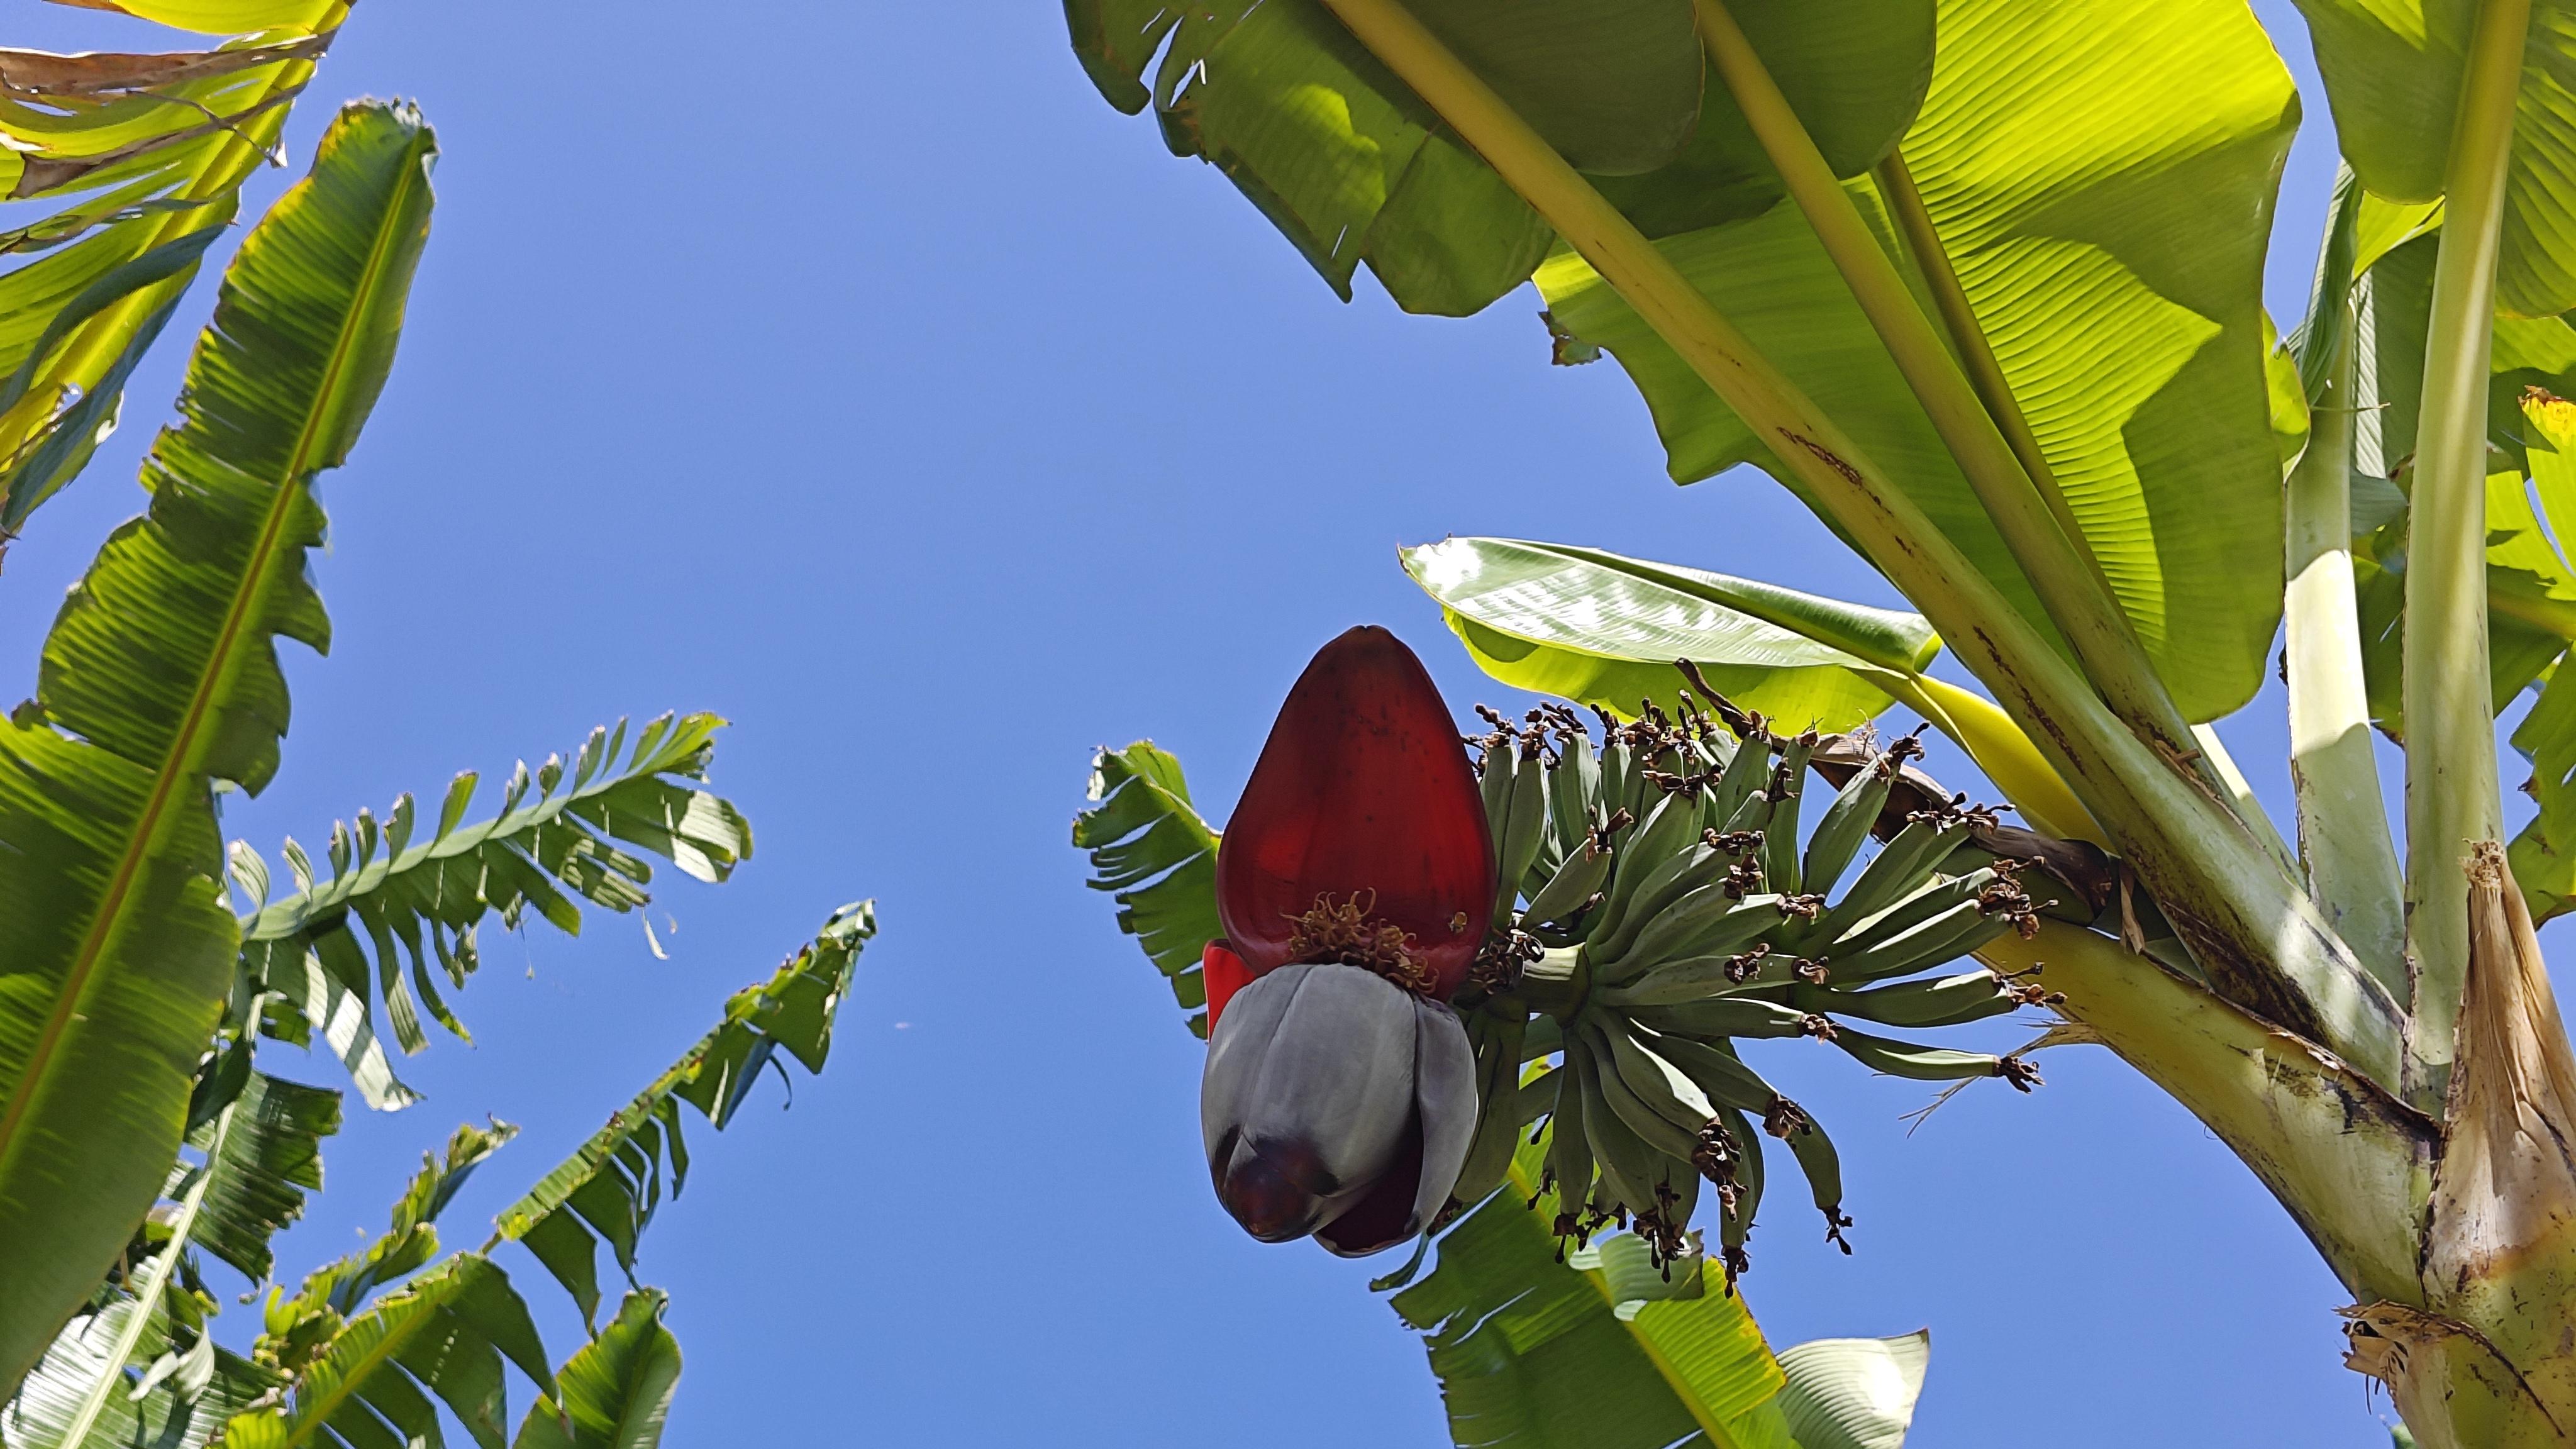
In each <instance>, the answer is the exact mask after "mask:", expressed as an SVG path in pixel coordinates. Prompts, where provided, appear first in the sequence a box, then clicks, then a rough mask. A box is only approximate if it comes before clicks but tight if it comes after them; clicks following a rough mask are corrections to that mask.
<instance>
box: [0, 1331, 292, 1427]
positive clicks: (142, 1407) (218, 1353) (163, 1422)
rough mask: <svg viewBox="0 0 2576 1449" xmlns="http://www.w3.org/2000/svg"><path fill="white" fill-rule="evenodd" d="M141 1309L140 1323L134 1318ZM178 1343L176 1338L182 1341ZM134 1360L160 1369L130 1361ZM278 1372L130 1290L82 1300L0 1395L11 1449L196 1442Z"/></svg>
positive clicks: (0, 1420) (0, 1418) (271, 1383)
mask: <svg viewBox="0 0 2576 1449" xmlns="http://www.w3.org/2000/svg"><path fill="white" fill-rule="evenodd" d="M138 1316H140V1317H142V1318H143V1319H144V1321H143V1322H141V1323H137V1322H136V1319H137V1317H138ZM183 1341H184V1343H185V1346H184V1347H183V1346H182V1343H183ZM137 1360H141V1361H143V1362H145V1363H149V1364H150V1365H151V1370H150V1371H149V1372H152V1373H155V1374H157V1375H158V1376H157V1377H155V1378H151V1379H149V1380H147V1379H146V1378H145V1377H144V1375H143V1374H142V1373H136V1372H131V1371H129V1369H128V1365H129V1364H132V1363H134V1362H136V1361H137ZM277 1383H278V1377H277V1375H275V1374H273V1373H271V1372H269V1371H268V1370H266V1369H263V1368H261V1367H259V1366H258V1365H257V1364H254V1363H252V1362H251V1361H250V1360H248V1359H246V1358H243V1357H242V1356H241V1355H239V1354H237V1353H234V1352H233V1351H232V1350H230V1349H227V1348H224V1347H223V1346H221V1345H219V1344H217V1343H215V1342H214V1340H212V1339H211V1338H208V1337H206V1336H205V1335H204V1333H203V1332H201V1331H198V1332H183V1331H181V1330H180V1329H179V1327H178V1325H177V1324H176V1323H175V1322H174V1320H173V1318H172V1316H171V1314H170V1313H169V1312H168V1311H167V1304H166V1302H165V1304H164V1305H163V1310H162V1311H160V1312H157V1313H153V1312H148V1311H147V1310H146V1308H145V1306H144V1305H143V1304H142V1303H140V1302H138V1301H137V1300H135V1299H134V1298H132V1297H127V1296H116V1297H113V1298H111V1299H110V1300H109V1301H108V1302H107V1303H106V1304H105V1305H104V1306H99V1307H84V1308H83V1309H82V1310H81V1311H80V1312H79V1313H78V1314H76V1315H74V1316H73V1318H72V1321H71V1322H70V1323H68V1324H66V1325H64V1328H63V1331H62V1333H61V1334H60V1335H59V1336H58V1337H56V1338H55V1340H54V1342H53V1344H52V1346H51V1347H49V1348H48V1349H46V1351H45V1357H44V1360H43V1361H42V1362H41V1363H39V1364H38V1365H37V1366H36V1369H35V1371H34V1372H32V1373H30V1374H28V1375H27V1378H26V1381H25V1382H24V1383H22V1384H21V1385H19V1388H18V1392H17V1393H16V1394H15V1395H13V1396H12V1397H11V1398H10V1399H9V1400H8V1401H7V1402H6V1403H0V1443H5V1444H7V1445H9V1446H10V1449H133V1446H136V1445H148V1446H151V1449H198V1446H201V1445H203V1444H205V1443H207V1442H208V1441H209V1440H211V1439H212V1438H213V1437H214V1435H215V1433H216V1431H218V1430H220V1429H222V1428H223V1426H224V1424H225V1422H226V1421H227V1420H229V1419H231V1418H232V1416H233V1415H235V1414H237V1413H240V1412H241V1411H242V1410H243V1409H245V1408H247V1407H249V1406H250V1403H251V1401H252V1400H254V1399H256V1398H258V1397H259V1396H260V1395H261V1394H263V1393H266V1392H268V1391H269V1390H270V1389H272V1388H274V1387H276V1386H277Z"/></svg>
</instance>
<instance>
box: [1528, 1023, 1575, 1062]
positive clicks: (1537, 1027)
mask: <svg viewBox="0 0 2576 1449" xmlns="http://www.w3.org/2000/svg"><path fill="white" fill-rule="evenodd" d="M1563 1050H1565V1041H1564V1038H1563V1037H1562V1036H1561V1035H1560V1034H1559V1033H1558V1031H1557V1025H1556V1018H1555V1017H1552V1016H1533V1017H1531V1018H1530V1019H1529V1023H1528V1024H1527V1025H1526V1026H1523V1027H1522V1028H1521V1060H1522V1062H1524V1063H1528V1062H1534V1061H1537V1060H1538V1059H1539V1058H1541V1057H1544V1056H1550V1055H1553V1054H1554V1053H1557V1052H1560V1051H1563Z"/></svg>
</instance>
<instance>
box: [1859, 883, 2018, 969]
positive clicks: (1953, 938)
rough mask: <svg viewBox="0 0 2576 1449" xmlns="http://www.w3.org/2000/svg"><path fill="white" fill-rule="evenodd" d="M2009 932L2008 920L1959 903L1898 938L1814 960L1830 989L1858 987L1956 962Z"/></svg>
mask: <svg viewBox="0 0 2576 1449" xmlns="http://www.w3.org/2000/svg"><path fill="white" fill-rule="evenodd" d="M2011 929H2012V921H2011V919H2010V918H2008V917H2006V916H2003V915H2000V914H1993V913H1990V912H1989V911H1988V910H1987V908H1986V906H1985V905H1984V904H1983V903H1982V902H1979V901H1973V900H1969V901H1961V902H1960V903H1959V904H1957V905H1955V906H1952V907H1951V908H1950V909H1948V910H1946V911H1944V912H1942V913H1941V914H1940V915H1937V916H1934V917H1933V918H1932V919H1930V920H1928V921H1925V922H1924V923H1922V924H1921V925H1919V926H1916V927H1914V928H1913V929H1912V930H1910V931H1907V932H1905V933H1904V934H1902V935H1899V936H1892V937H1889V938H1887V939H1885V940H1882V941H1879V942H1878V943H1876V944H1875V945H1872V946H1869V947H1867V948H1865V949H1862V950H1859V951H1852V952H1848V953H1836V954H1832V955H1828V956H1824V957H1821V958H1819V959H1820V960H1821V961H1822V962H1823V963H1824V966H1825V971H1826V975H1825V979H1826V981H1828V982H1830V983H1831V984H1833V985H1835V986H1858V985H1860V984H1862V983H1864V982H1869V981H1878V980H1882V979H1884V978H1886V977H1889V976H1901V975H1903V974H1904V973H1906V972H1908V971H1915V970H1920V969H1921V968H1923V967H1926V966H1937V965H1940V964H1941V963H1942V962H1944V961H1955V960H1957V959H1959V958H1960V957H1962V956H1965V955H1967V954H1968V953H1969V952H1971V951H1974V950H1976V949H1977V948H1978V947H1979V946H1982V945H1984V944H1986V943H1987V942H1988V941H1991V940H1993V939H1994V938H1996V937H1997V936H2000V935H2002V934H2003V933H2004V932H2006V931H2009V930H2011Z"/></svg>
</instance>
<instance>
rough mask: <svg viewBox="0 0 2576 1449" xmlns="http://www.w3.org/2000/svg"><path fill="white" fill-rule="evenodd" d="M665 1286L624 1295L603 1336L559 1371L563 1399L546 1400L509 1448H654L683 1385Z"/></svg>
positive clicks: (535, 1406)
mask: <svg viewBox="0 0 2576 1449" xmlns="http://www.w3.org/2000/svg"><path fill="white" fill-rule="evenodd" d="M668 1301H669V1300H668V1299H667V1298H665V1297H664V1295H663V1294H662V1292H661V1290H660V1289H657V1288H638V1289H636V1290H634V1291H633V1292H631V1293H628V1294H627V1295H626V1301H625V1302H624V1303H623V1304H621V1305H619V1307H618V1310H617V1316H616V1317H615V1318H614V1319H611V1320H610V1321H609V1324H608V1326H607V1327H606V1328H603V1329H601V1330H600V1332H599V1337H597V1338H594V1339H592V1340H591V1341H590V1342H588V1343H586V1344H584V1345H582V1347H581V1351H580V1352H578V1353H576V1354H574V1355H573V1356H572V1357H571V1358H570V1359H569V1360H567V1361H566V1362H565V1364H564V1366H563V1367H562V1368H559V1369H557V1370H555V1385H556V1391H557V1392H558V1393H559V1394H561V1395H562V1402H560V1403H558V1402H556V1401H555V1400H554V1399H548V1398H541V1399H539V1400H537V1401H536V1402H535V1403H533V1404H531V1405H529V1406H528V1417H526V1418H525V1419H522V1420H520V1421H519V1435H518V1437H517V1438H516V1439H513V1440H511V1441H510V1444H511V1449H653V1446H654V1445H656V1444H659V1443H661V1442H662V1421H663V1418H664V1416H665V1415H667V1414H668V1413H669V1412H670V1409H671V1394H672V1392H673V1391H674V1390H676V1389H677V1388H678V1387H679V1383H680V1341H679V1340H678V1339H676V1338H673V1337H672V1336H671V1330H669V1329H667V1328H664V1327H663V1326H662V1309H663V1306H664V1305H665V1304H666V1303H667V1302H668Z"/></svg>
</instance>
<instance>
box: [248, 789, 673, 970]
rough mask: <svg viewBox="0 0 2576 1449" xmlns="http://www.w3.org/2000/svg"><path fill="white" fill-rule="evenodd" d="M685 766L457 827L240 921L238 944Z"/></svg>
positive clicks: (290, 927) (289, 931) (300, 923)
mask: <svg viewBox="0 0 2576 1449" xmlns="http://www.w3.org/2000/svg"><path fill="white" fill-rule="evenodd" d="M684 761H685V757H683V759H682V760H673V759H669V758H666V757H663V756H658V755H657V756H655V757H653V758H649V759H646V760H643V761H639V762H638V763H637V764H636V765H635V766H634V767H632V768H630V769H628V770H625V771H623V772H613V773H606V774H602V775H601V776H599V777H598V778H597V779H596V780H595V781H593V782H591V783H589V784H586V785H582V786H579V787H577V788H574V789H571V790H566V791H565V792H564V793H562V794H560V795H554V796H549V797H547V798H546V799H543V800H539V801H538V802H537V803H535V804H534V805H522V806H520V807H518V808H517V809H515V810H509V811H505V812H503V813H502V814H499V815H496V816H493V817H492V818H491V819H489V820H486V821H483V822H481V823H479V824H475V825H464V826H459V827H458V828H456V829H455V830H452V831H449V832H448V833H447V834H445V835H442V836H438V837H436V838H434V839H431V840H428V841H425V842H423V843H421V844H419V845H413V846H406V847H405V848H404V849H403V850H402V851H401V852H400V853H398V854H394V855H389V856H386V857H384V858H383V859H380V860H374V861H370V862H368V863H367V864H365V865H363V866H360V867H359V868H358V869H356V870H353V871H351V872H349V873H348V874H346V875H343V876H340V877H338V878H336V879H334V880H332V881H330V882H328V883H326V884H323V885H317V886H315V887H314V888H313V889H311V890H309V891H299V892H297V893H296V894H294V895H291V896H288V897H286V898H284V899H283V900H279V901H274V902H272V903H270V904H268V905H265V906H262V907H261V908H260V909H259V910H258V911H257V912H255V913H253V914H251V915H249V916H246V917H244V918H243V919H242V941H243V943H244V944H248V943H250V942H253V941H275V940H282V939H285V938H287V937H290V936H293V935H295V934H297V933H298V932H300V931H302V930H304V929H305V928H306V927H307V926H310V925H312V924H313V923H314V922H315V921H316V920H318V919H320V918H321V917H323V916H325V915H328V914H330V913H331V912H334V911H337V910H340V909H342V908H344V907H346V906H347V905H348V904H349V903H350V902H352V901H354V900H356V899H358V898H359V897H361V896H366V895H371V894H373V893H374V892H375V891H377V890H378V889H380V888H382V887H383V885H384V883H385V882H386V881H387V880H388V879H390V878H392V877H393V876H396V875H399V874H403V873H405V872H408V871H412V870H417V869H419V868H420V867H421V866H422V865H424V864H427V863H430V862H433V861H440V860H452V859H454V858H455V857H457V856H460V855H470V854H472V853H473V852H475V851H477V850H480V849H482V848H483V847H484V846H485V845H486V844H488V843H490V842H491V841H492V840H494V839H496V838H504V837H508V836H512V835H517V834H519V833H521V832H523V831H526V830H529V829H533V828H536V827H539V826H543V825H545V824H547V823H548V822H550V821H553V820H558V819H561V818H562V817H563V816H564V815H565V814H566V813H568V812H570V811H571V810H572V807H573V806H574V805H576V804H578V803H581V802H584V801H587V800H591V799H595V798H597V797H598V796H601V795H604V794H606V793H608V792H609V791H611V790H615V789H617V788H619V787H621V786H624V785H629V784H632V783H634V782H635V781H637V780H645V779H651V778H653V777H655V776H657V775H662V774H668V773H673V772H674V767H675V766H677V765H679V764H681V763H684ZM592 823H594V824H596V823H597V822H592ZM636 863H637V865H639V866H641V867H642V868H643V870H644V872H645V877H646V879H650V878H651V870H652V867H651V866H649V865H645V864H644V863H643V862H641V861H638V862H636Z"/></svg>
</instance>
